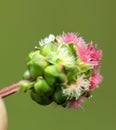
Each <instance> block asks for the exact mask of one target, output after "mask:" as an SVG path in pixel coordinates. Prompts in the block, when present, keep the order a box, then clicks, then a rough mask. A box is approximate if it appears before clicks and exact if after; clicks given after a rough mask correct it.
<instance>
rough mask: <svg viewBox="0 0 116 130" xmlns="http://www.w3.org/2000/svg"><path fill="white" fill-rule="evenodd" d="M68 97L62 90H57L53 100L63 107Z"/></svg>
mask: <svg viewBox="0 0 116 130" xmlns="http://www.w3.org/2000/svg"><path fill="white" fill-rule="evenodd" d="M66 99H67V97H66V96H65V95H64V94H63V92H62V90H57V91H56V92H55V93H54V95H53V100H54V102H56V103H57V104H59V105H61V104H63V103H65V101H66Z"/></svg>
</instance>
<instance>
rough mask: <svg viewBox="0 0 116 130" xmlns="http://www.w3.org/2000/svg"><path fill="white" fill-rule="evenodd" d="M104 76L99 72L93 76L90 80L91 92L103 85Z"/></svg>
mask: <svg viewBox="0 0 116 130" xmlns="http://www.w3.org/2000/svg"><path fill="white" fill-rule="evenodd" d="M102 79H103V78H102V76H101V75H100V74H99V72H95V73H93V74H92V76H91V78H90V84H91V85H90V87H89V89H90V90H93V89H95V88H96V87H97V85H98V84H100V83H101V81H102Z"/></svg>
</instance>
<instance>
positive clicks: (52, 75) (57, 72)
mask: <svg viewBox="0 0 116 130" xmlns="http://www.w3.org/2000/svg"><path fill="white" fill-rule="evenodd" d="M62 67H63V66H62V65H49V66H48V67H46V68H45V72H44V75H45V79H46V81H47V83H48V84H49V85H50V86H52V85H54V83H55V82H66V80H67V79H66V75H65V74H64V73H63V70H62Z"/></svg>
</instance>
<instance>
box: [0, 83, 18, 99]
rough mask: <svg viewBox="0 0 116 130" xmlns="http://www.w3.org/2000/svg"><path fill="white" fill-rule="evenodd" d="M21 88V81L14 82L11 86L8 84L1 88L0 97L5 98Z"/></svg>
mask: <svg viewBox="0 0 116 130" xmlns="http://www.w3.org/2000/svg"><path fill="white" fill-rule="evenodd" d="M18 89H19V82H17V83H15V84H12V85H10V86H7V87H5V88H3V89H1V90H0V97H1V98H5V97H8V96H10V95H12V94H14V93H16V92H17V91H18Z"/></svg>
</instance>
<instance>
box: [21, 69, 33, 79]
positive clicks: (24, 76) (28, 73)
mask: <svg viewBox="0 0 116 130" xmlns="http://www.w3.org/2000/svg"><path fill="white" fill-rule="evenodd" d="M23 78H24V79H30V78H31V74H30V71H29V70H26V71H25V72H24V74H23Z"/></svg>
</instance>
